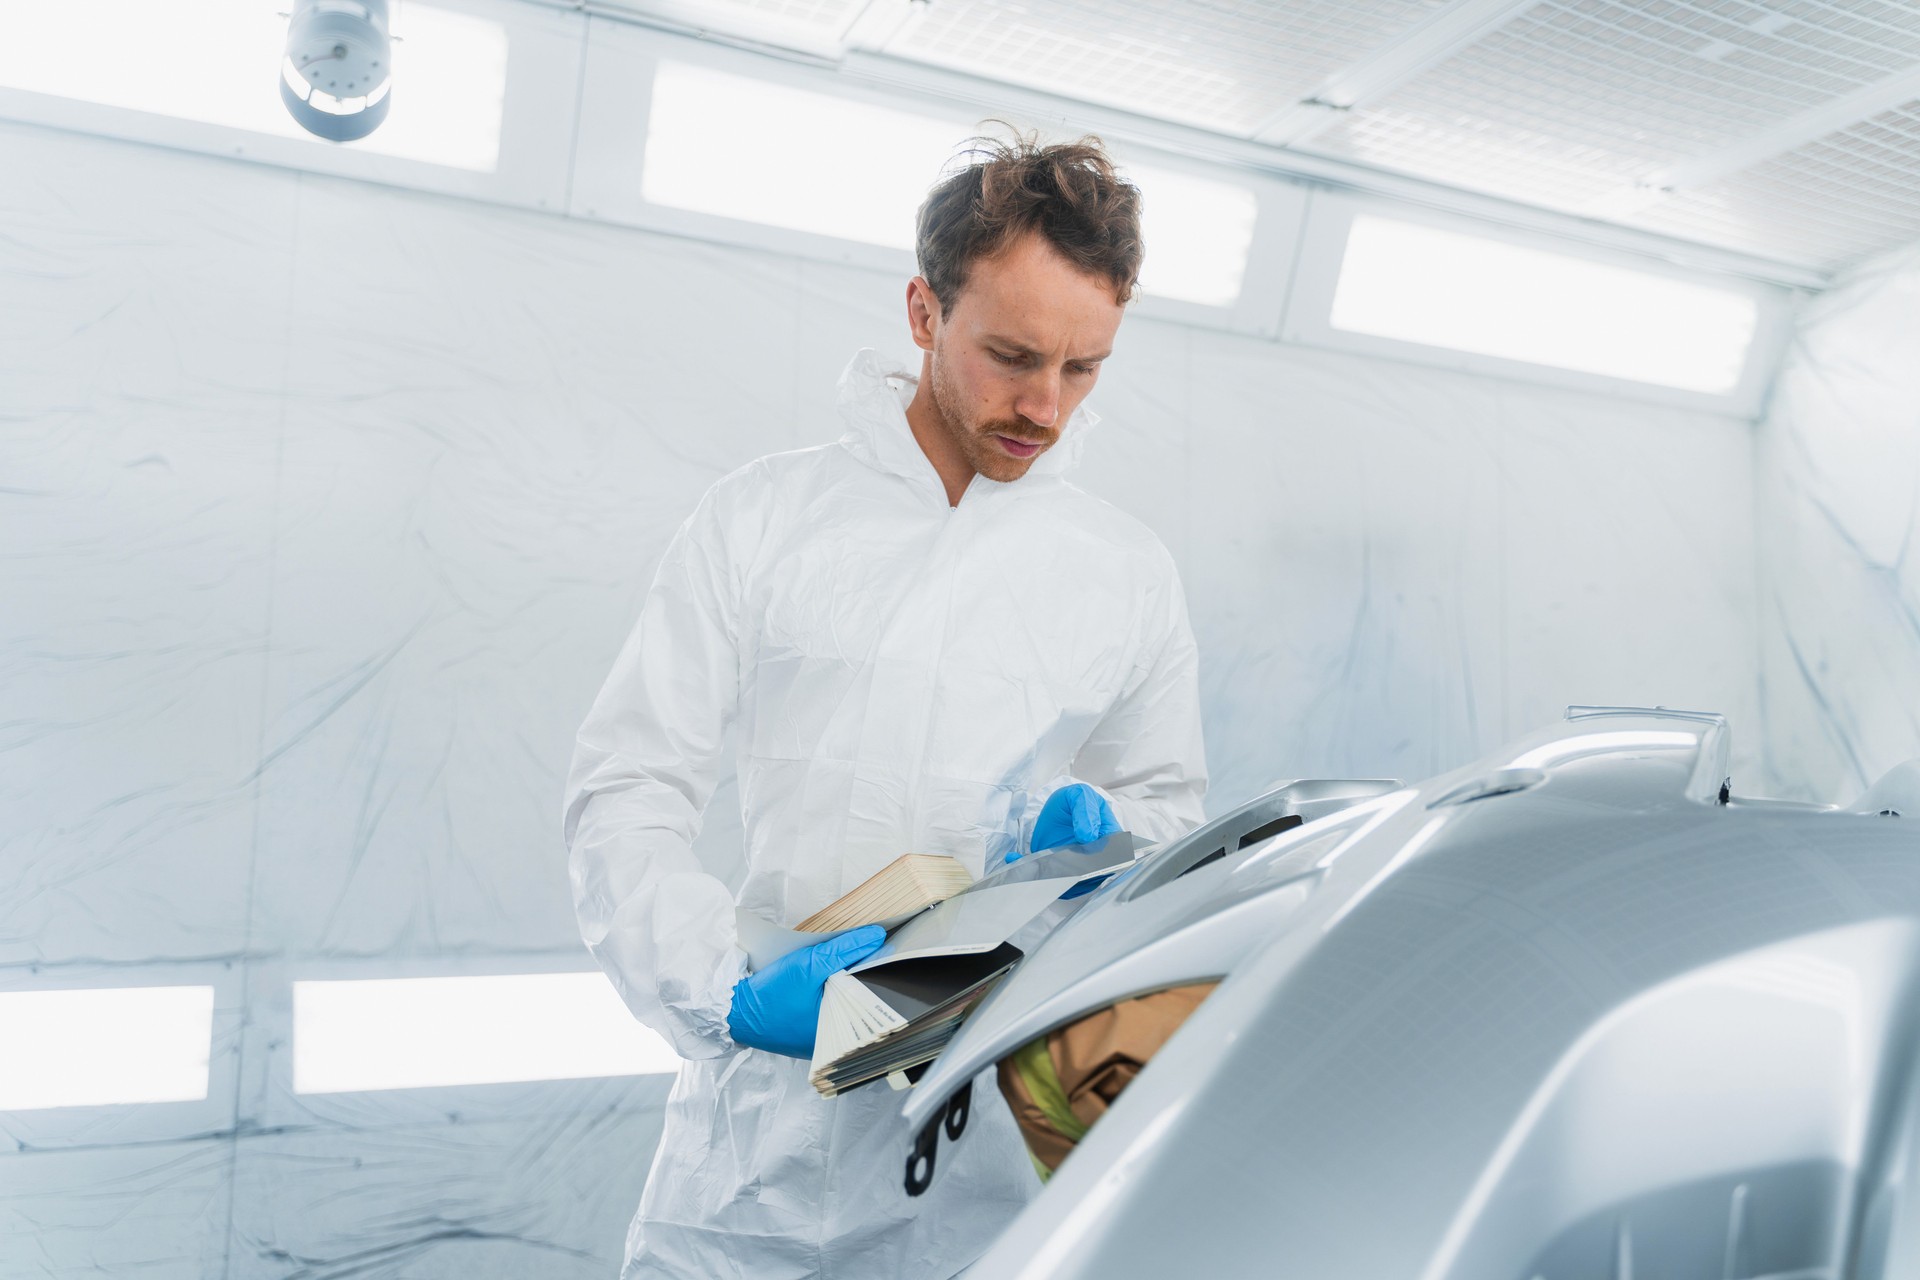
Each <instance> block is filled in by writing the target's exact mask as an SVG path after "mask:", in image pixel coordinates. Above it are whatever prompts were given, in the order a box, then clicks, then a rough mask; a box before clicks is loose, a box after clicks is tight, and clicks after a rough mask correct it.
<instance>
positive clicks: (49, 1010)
mask: <svg viewBox="0 0 1920 1280" xmlns="http://www.w3.org/2000/svg"><path fill="white" fill-rule="evenodd" d="M212 1049H213V988H212V987H103V988H89V989H76V990H65V991H8V992H3V993H0V1111H30V1110H37V1109H40V1108H45V1107H99V1106H110V1105H114V1104H120V1103H140V1102H192V1101H197V1100H199V1099H202V1098H205V1097H206V1096H207V1075H208V1063H209V1062H210V1061H211V1058H212Z"/></svg>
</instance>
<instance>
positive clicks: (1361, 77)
mask: <svg viewBox="0 0 1920 1280" xmlns="http://www.w3.org/2000/svg"><path fill="white" fill-rule="evenodd" d="M519 2H520V3H525V4H530V5H533V6H536V7H540V8H548V9H563V10H568V11H572V12H578V13H584V14H588V15H590V16H593V17H598V18H604V19H606V20H609V21H613V22H618V23H623V24H631V25H634V26H638V27H644V28H648V29H651V30H654V31H658V32H662V33H664V34H668V35H674V36H680V37H693V38H697V39H701V40H705V41H710V42H713V43H716V44H720V45H724V46H730V47H733V48H736V49H740V50H743V51H746V52H749V53H754V54H758V55H762V56H765V57H769V58H774V59H778V60H780V61H783V62H787V63H798V64H801V65H804V66H809V67H812V68H814V69H816V70H817V71H825V72H830V73H832V74H833V75H834V77H835V78H837V79H839V80H840V81H841V82H843V83H845V84H847V85H849V86H850V87H858V88H865V89H868V90H879V91H883V92H885V93H889V94H893V95H896V96H902V95H904V96H906V97H908V98H912V99H916V100H918V101H920V102H921V103H923V104H926V105H929V106H938V107H942V108H949V109H957V110H960V111H963V112H966V113H969V114H975V115H979V114H981V113H983V112H984V113H985V114H987V115H995V114H999V113H1006V114H1011V115H1018V116H1021V117H1024V118H1026V119H1029V120H1042V121H1048V122H1057V123H1059V124H1060V125H1063V126H1065V127H1067V128H1071V129H1082V130H1087V131H1090V132H1094V133H1098V134H1100V135H1101V136H1103V137H1106V138H1109V139H1111V140H1114V141H1118V142H1127V143H1133V144H1135V145H1139V146H1144V147H1150V148H1153V149H1155V150H1158V151H1163V152H1166V153H1169V154H1171V155H1175V156H1185V157H1190V158H1192V159H1195V160H1201V161H1206V162H1210V163H1214V164H1219V165H1222V166H1225V167H1227V168H1229V169H1238V170H1242V171H1250V172H1253V173H1256V174H1261V175H1265V176H1268V177H1274V178H1279V179H1282V180H1285V181H1292V182H1299V183H1305V184H1308V185H1310V186H1315V187H1325V188H1330V189H1333V190H1340V191H1353V192H1360V193H1364V194H1368V195H1374V196H1379V197H1383V198H1386V199H1390V200H1399V201H1403V202H1406V203H1408V204H1411V205H1414V206H1417V207H1420V208H1427V209H1434V210H1438V211H1441V212H1445V213H1451V214H1457V215H1462V216H1466V217H1475V218H1479V219H1482V220H1484V221H1486V222H1488V223H1490V224H1493V225H1495V226H1506V227H1513V228H1517V229H1519V230H1523V231H1529V232H1535V233H1544V234H1548V235H1554V236H1558V237H1560V238H1562V239H1564V240H1566V241H1569V242H1571V243H1575V244H1586V245H1592V246H1596V247H1599V248H1603V249H1608V250H1613V251H1623V252H1628V253H1634V254H1638V255H1640V256H1642V257H1645V258H1650V259H1653V260H1655V261H1659V262H1665V263H1669V264H1672V265H1675V266H1679V267H1683V268H1687V269H1690V270H1701V271H1710V272H1717V273H1720V274H1723V275H1730V276H1736V277H1739V278H1743V279H1749V280H1758V281H1762V282H1764V283H1768V284H1776V285H1784V286H1786V287H1788V288H1794V289H1823V288H1825V287H1826V286H1827V285H1828V284H1829V283H1831V276H1830V274H1829V273H1827V272H1825V271H1821V270H1819V269H1817V268H1813V267H1808V266H1805V265H1803V264H1800V263H1792V262H1783V261H1780V260H1778V259H1774V258H1769V257H1766V256H1764V255H1761V254H1755V253H1748V252H1744V251H1742V250H1738V249H1728V248H1721V247H1719V246H1715V245H1710V244H1706V243H1703V242H1701V241H1696V240H1688V239H1684V238H1682V237H1679V236H1672V235H1667V234H1664V233H1661V232H1657V231H1649V230H1643V229H1640V228H1636V227H1630V226H1625V225H1623V224H1621V223H1619V222H1614V221H1610V220H1608V218H1607V217H1606V216H1604V215H1599V214H1595V215H1581V214H1574V213H1565V212H1561V211H1558V210H1554V209H1549V208H1546V207H1544V206H1538V205H1531V204H1526V203H1524V202H1521V201H1517V200H1511V199H1506V198H1504V197H1501V196H1495V195H1488V194H1484V193H1481V192H1476V191H1471V190H1468V189H1466V188H1463V187H1454V186H1449V185H1447V184H1445V183H1441V182H1435V181H1431V180H1428V179H1424V178H1417V177H1413V176H1411V175H1408V174H1404V173H1398V172H1395V171H1393V170H1389V169H1383V168H1377V167H1375V166H1371V165H1367V164H1362V163H1360V162H1357V161H1351V160H1342V159H1338V158H1335V157H1332V156H1324V155H1318V154H1313V153H1309V152H1304V151H1296V150H1292V149H1290V148H1287V147H1282V146H1279V145H1276V144H1274V143H1271V142H1266V141H1260V140H1257V139H1254V138H1247V137H1241V136H1238V135H1235V134H1230V133H1223V132H1219V131H1216V130H1211V129H1203V128H1199V127H1196V126H1192V125H1184V124H1178V123H1175V122H1173V121H1168V120H1163V119H1160V118H1158V117H1155V116H1147V115H1141V114H1138V113H1136V112H1132V111H1126V110H1122V109H1119V108H1115V107H1106V106H1101V105H1098V104H1095V103H1090V102H1087V101H1085V100H1083V99H1078V98H1069V97H1064V96H1062V95H1059V94H1055V93H1052V92H1049V91H1047V90H1042V89H1032V88H1028V87H1025V86H1021V85H1014V84H1009V83H1005V82H1002V81H996V80H991V79H988V78H986V77H984V76H978V75H973V74H971V73H968V72H963V71H954V70H950V69H948V68H945V67H936V66H932V65H929V64H927V63H924V62H917V61H914V60H911V59H908V58H902V57H899V56H896V55H893V54H888V53H886V52H884V47H885V46H886V45H887V44H889V43H891V37H892V35H893V34H894V33H896V32H897V31H898V30H900V29H901V27H903V26H904V24H905V23H907V22H910V21H912V20H913V11H914V10H916V9H918V8H920V7H921V4H922V3H923V0H868V4H867V5H866V7H865V8H864V9H862V10H861V11H860V12H859V13H858V14H857V15H856V16H855V17H854V18H853V19H852V20H851V21H850V23H849V24H848V25H847V27H846V28H845V29H844V30H843V32H842V38H841V40H840V42H839V43H838V44H837V45H836V46H835V47H834V48H833V49H828V48H826V47H825V46H824V45H820V44H817V43H816V44H815V45H814V47H811V48H801V47H798V46H791V45H782V44H772V43H768V42H767V41H766V39H765V38H764V27H763V28H762V30H761V35H760V36H759V37H756V36H755V35H753V34H750V31H749V28H750V27H751V26H752V24H750V23H742V22H735V21H729V22H727V23H725V24H724V25H723V24H719V23H694V22H690V21H688V20H687V18H688V15H689V14H691V13H693V11H694V9H695V3H691V2H689V0H660V3H659V7H658V8H655V9H642V8H639V7H638V6H637V5H635V4H632V3H627V2H624V0H519ZM1538 2H1539V0H1459V3H1457V4H1455V5H1453V6H1452V7H1450V8H1448V9H1446V10H1444V11H1443V12H1442V13H1441V14H1440V15H1439V16H1437V17H1435V18H1433V19H1430V20H1428V21H1427V22H1425V23H1422V24H1421V25H1420V26H1419V27H1417V28H1415V29H1414V31H1412V32H1409V33H1408V34H1407V35H1406V36H1405V37H1403V39H1401V40H1398V41H1395V42H1393V43H1392V44H1391V45H1390V46H1388V47H1387V48H1386V49H1383V51H1382V52H1381V53H1380V54H1379V55H1376V56H1375V57H1370V58H1367V59H1364V60H1362V61H1361V62H1360V63H1356V64H1354V66H1352V67H1349V68H1348V69H1346V70H1345V71H1342V72H1340V73H1338V74H1336V75H1335V76H1332V77H1330V78H1329V79H1328V81H1327V82H1326V83H1327V85H1328V86H1333V87H1332V88H1331V89H1330V90H1329V91H1331V92H1335V93H1357V94H1359V95H1361V96H1363V97H1364V96H1365V95H1369V94H1372V95H1377V94H1379V93H1384V92H1386V91H1388V89H1389V88H1391V86H1392V84H1393V83H1398V82H1399V81H1398V80H1396V79H1395V77H1399V79H1401V80H1403V79H1405V78H1407V77H1410V76H1412V75H1415V74H1418V72H1419V71H1420V70H1421V69H1423V68H1425V67H1428V66H1431V65H1433V64H1434V63H1435V62H1436V61H1438V60H1440V59H1443V58H1445V57H1446V56H1447V55H1448V54H1450V53H1451V52H1453V51H1455V50H1457V49H1458V48H1460V47H1462V46H1463V45H1465V44H1466V43H1469V42H1470V41H1471V40H1473V39H1475V38H1478V37H1479V36H1483V35H1485V34H1486V33H1487V32H1488V31H1491V30H1494V29H1495V28H1497V27H1498V26H1499V25H1500V24H1501V23H1503V22H1506V21H1509V20H1511V19H1512V18H1514V17H1516V16H1518V15H1519V14H1520V13H1521V12H1522V11H1523V10H1525V9H1527V8H1531V7H1533V5H1535V4H1537V3H1538ZM668 10H671V11H672V12H671V14H669V13H668V12H667V11H668ZM702 12H710V11H708V10H704V9H703V10H702ZM847 37H857V39H849V38H847ZM1389 54H1390V56H1389ZM1343 86H1344V87H1343ZM1289 110H1292V108H1289ZM1314 114H1315V115H1316V116H1317V117H1320V118H1322V119H1324V120H1326V121H1327V122H1329V123H1330V122H1331V120H1332V119H1337V118H1338V111H1337V109H1336V110H1332V111H1329V110H1327V109H1324V108H1316V109H1314ZM1277 123H1279V120H1278V118H1277V117H1276V120H1274V121H1269V122H1268V123H1267V125H1265V126H1263V128H1269V129H1270V128H1272V127H1273V126H1274V125H1275V124H1277ZM1609 212H1610V211H1609Z"/></svg>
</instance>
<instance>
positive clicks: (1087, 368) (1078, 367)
mask: <svg viewBox="0 0 1920 1280" xmlns="http://www.w3.org/2000/svg"><path fill="white" fill-rule="evenodd" d="M1099 367H1100V366H1099V365H1096V364H1072V365H1068V366H1067V368H1069V369H1071V370H1072V371H1073V372H1075V373H1077V374H1079V375H1080V376H1081V377H1083V378H1091V377H1092V376H1093V373H1094V370H1096V369H1098V368H1099Z"/></svg>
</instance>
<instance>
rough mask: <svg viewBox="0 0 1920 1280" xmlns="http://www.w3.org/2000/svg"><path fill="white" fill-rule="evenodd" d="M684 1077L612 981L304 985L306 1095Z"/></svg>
mask: <svg viewBox="0 0 1920 1280" xmlns="http://www.w3.org/2000/svg"><path fill="white" fill-rule="evenodd" d="M679 1065H680V1058H679V1055H677V1054H676V1053H675V1052H674V1051H673V1049H672V1047H671V1046H670V1045H668V1044H667V1042H666V1041H665V1040H663V1039H661V1038H660V1037H659V1036H658V1035H655V1034H654V1033H653V1032H651V1031H649V1030H647V1029H646V1028H645V1027H643V1026H641V1025H640V1024H639V1023H638V1022H636V1021H635V1020H634V1017H633V1015H632V1014H631V1013H630V1012H628V1010H627V1007H626V1006H625V1005H624V1004H622V1003H621V1001H620V997H619V996H618V995H617V994H616V993H615V992H614V989H613V987H612V985H611V984H610V983H609V982H608V981H607V979H606V977H605V975H603V974H600V973H531V974H505V975H499V976H485V977H450V978H373V979H364V980H354V981H340V982H296V983H294V984H293V1088H294V1092H295V1093H352V1092H369V1091H374V1090H382V1089H420V1088H429V1087H434V1086H442V1085H471V1084H504V1083H512V1082H517V1081H530V1080H574V1079H582V1078H587V1077H593V1076H628V1075H652V1074H659V1073H667V1072H672V1071H676V1070H678V1069H679Z"/></svg>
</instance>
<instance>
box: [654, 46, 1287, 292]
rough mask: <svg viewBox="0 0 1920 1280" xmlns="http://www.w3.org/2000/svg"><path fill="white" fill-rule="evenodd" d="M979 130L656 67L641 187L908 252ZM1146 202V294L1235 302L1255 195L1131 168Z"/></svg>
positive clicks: (670, 203) (748, 217)
mask: <svg viewBox="0 0 1920 1280" xmlns="http://www.w3.org/2000/svg"><path fill="white" fill-rule="evenodd" d="M976 132H977V129H975V128H974V127H971V126H968V125H964V124H959V123H951V122H948V121H944V120H937V119H934V118H932V117H930V116H923V115H918V114H916V113H914V112H910V111H896V110H893V109H891V108H888V107H881V106H875V105H873V104H871V103H865V102H856V101H853V100H851V99H847V98H840V97H835V96H833V95H831V94H825V93H813V92H810V91H808V90H805V89H793V88H789V87H788V86H786V85H782V84H774V83H771V82H769V81H766V80H759V79H755V78H753V77H750V76H736V75H728V74H726V73H724V72H719V71H709V70H707V69H706V68H705V67H696V66H688V65H686V64H683V63H677V62H663V63H661V64H660V66H659V68H658V69H657V70H656V71H655V73H654V81H653V105H652V107H651V109H650V111H649V114H648V117H647V151H646V160H645V164H644V168H643V169H642V171H641V177H640V194H641V196H642V197H643V198H645V199H646V200H647V201H648V202H649V203H651V204H657V205H665V206H667V207H669V208H673V209H688V210H692V211H693V212H695V213H708V214H714V215H717V216H719V217H723V218H737V219H739V220H741V221H743V222H757V223H760V224H762V225H764V226H772V227H785V228H787V229H788V230H792V231H806V232H811V233H812V234H814V235H823V236H834V237H836V238H838V239H842V240H858V241H861V242H862V243H865V244H877V245H884V246H886V247H887V248H891V249H905V250H909V251H911V250H912V248H913V240H914V224H915V219H916V216H917V214H918V212H919V209H920V202H921V201H923V200H925V199H926V197H927V191H928V189H929V188H930V187H932V186H933V185H934V183H935V182H937V181H939V179H940V176H941V174H942V172H943V171H944V170H945V167H946V164H947V162H948V160H949V159H951V158H953V156H954V153H955V152H956V151H958V149H959V147H960V144H961V143H962V142H964V141H965V140H966V139H967V138H969V137H972V136H973V135H974V134H975V133H976ZM1126 171H1127V174H1128V176H1129V177H1130V178H1131V179H1132V180H1133V181H1134V182H1135V183H1136V184H1137V185H1138V186H1139V187H1140V189H1141V192H1142V194H1143V196H1144V198H1145V207H1146V216H1145V227H1144V228H1143V230H1144V232H1145V237H1146V241H1147V258H1146V266H1145V269H1144V271H1143V272H1142V275H1141V279H1140V287H1141V289H1142V290H1143V291H1144V292H1146V293H1152V294H1158V295H1160V296H1162V297H1168V298H1180V299H1184V300H1186V301H1189V302H1198V303H1203V304H1205V305H1208V306H1230V305H1231V304H1232V303H1233V302H1234V301H1235V300H1236V299H1237V298H1238V297H1239V296H1240V277H1241V274H1242V272H1243V271H1244V269H1245V267H1246V261H1247V247H1248V245H1249V244H1251V243H1252V240H1253V219H1254V212H1255V201H1254V196H1253V192H1252V191H1250V190H1248V189H1247V188H1245V187H1240V186H1235V185H1233V184H1232V183H1228V182H1216V181H1213V180H1211V179H1207V178H1199V177H1194V176H1193V175H1191V174H1186V173H1180V172H1175V171H1172V170H1166V169H1154V168H1150V167H1141V166H1128V167H1127V170H1126Z"/></svg>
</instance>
